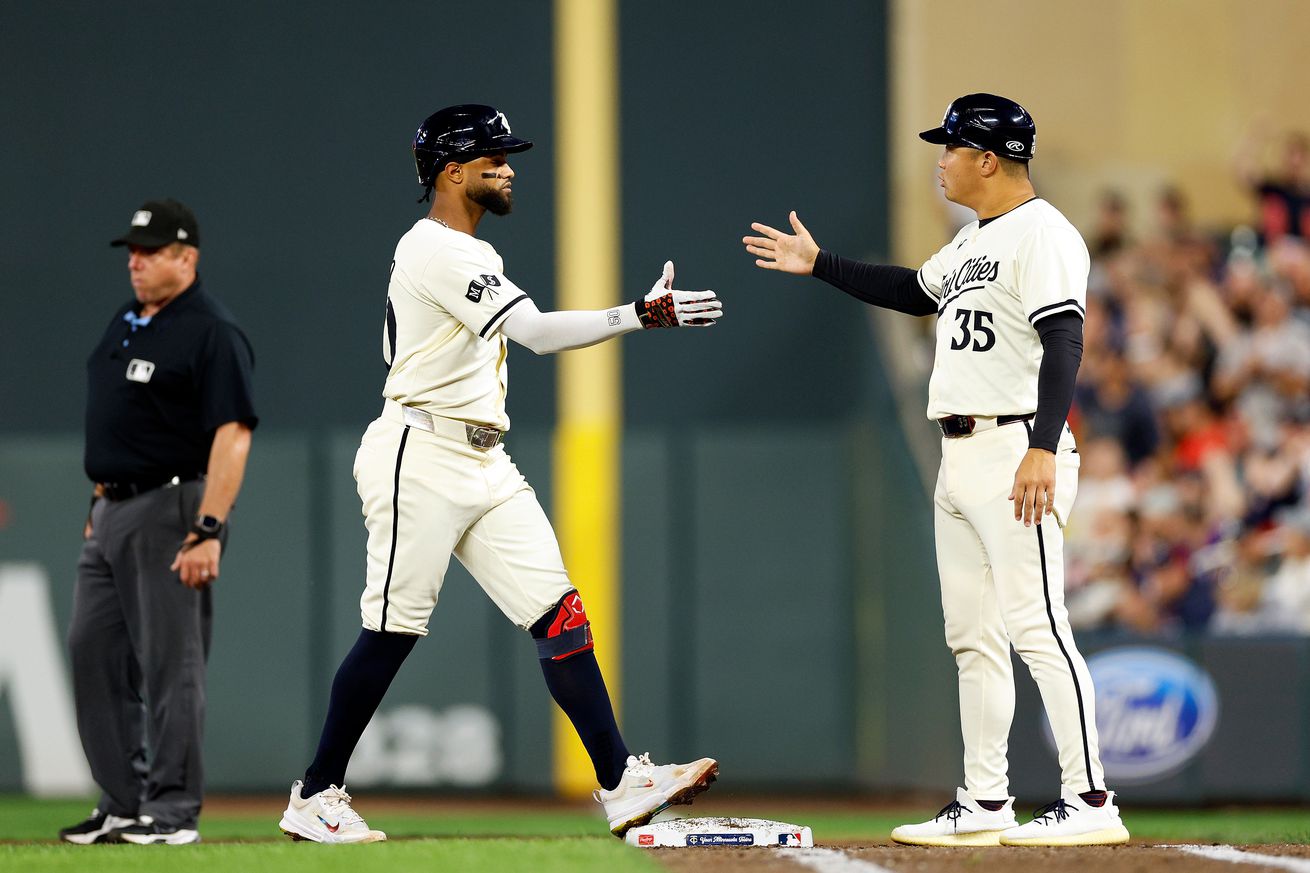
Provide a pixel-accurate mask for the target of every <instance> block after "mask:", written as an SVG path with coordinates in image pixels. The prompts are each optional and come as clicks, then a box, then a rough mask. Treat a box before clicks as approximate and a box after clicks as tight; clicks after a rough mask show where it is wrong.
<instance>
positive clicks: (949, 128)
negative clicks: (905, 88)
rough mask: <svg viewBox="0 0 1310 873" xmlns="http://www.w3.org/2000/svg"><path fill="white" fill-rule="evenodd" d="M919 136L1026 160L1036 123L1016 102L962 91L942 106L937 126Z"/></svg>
mask: <svg viewBox="0 0 1310 873" xmlns="http://www.w3.org/2000/svg"><path fill="white" fill-rule="evenodd" d="M919 138H920V139H922V140H925V141H927V142H930V143H935V144H937V145H962V146H968V147H969V148H973V149H982V150H983V151H988V152H996V154H998V155H1000V156H1001V157H1003V158H1011V159H1012V160H1016V161H1030V160H1032V157H1033V151H1034V150H1035V149H1036V148H1037V125H1036V124H1035V123H1034V122H1033V117H1032V116H1031V115H1029V114H1028V110H1027V109H1024V108H1023V107H1022V106H1020V105H1019V104H1018V103H1015V102H1014V101H1013V100H1010V99H1008V98H1005V97H998V96H996V95H995V94H966V95H964V96H963V97H960V98H958V99H956V100H954V101H952V102H951V105H950V106H947V107H946V117H944V118H943V119H942V126H941V127H934V128H933V129H932V130H925V131H924V132H923V133H921V134H919Z"/></svg>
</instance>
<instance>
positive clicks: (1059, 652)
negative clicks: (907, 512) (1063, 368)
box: [934, 422, 1105, 800]
mask: <svg viewBox="0 0 1310 873" xmlns="http://www.w3.org/2000/svg"><path fill="white" fill-rule="evenodd" d="M1027 450H1028V430H1027V426H1026V425H1025V424H1024V423H1023V422H1015V423H1013V424H1007V425H1003V426H1000V427H991V428H990V429H986V430H979V431H976V432H975V433H974V434H973V435H971V436H967V437H961V438H957V439H943V440H942V463H941V468H940V469H939V471H938V474H937V488H936V494H935V495H934V505H935V506H934V510H935V512H934V514H935V526H936V539H937V569H938V573H939V574H940V576H941V585H942V612H943V614H944V616H945V619H946V643H947V645H948V646H950V648H951V651H952V652H953V653H954V654H955V663H956V667H957V669H958V671H959V683H960V728H961V731H962V733H963V735H964V774H965V789H966V790H967V791H968V792H969V794H971V795H972V796H973V797H975V798H980V799H983V800H1004V799H1005V798H1006V797H1008V796H1009V778H1008V774H1007V771H1008V763H1007V760H1006V752H1007V749H1008V745H1009V735H1010V723H1011V721H1013V719H1014V676H1013V673H1012V670H1011V662H1010V646H1011V645H1013V646H1014V650H1015V651H1016V652H1018V653H1019V656H1020V657H1021V658H1022V659H1023V661H1024V663H1025V664H1027V665H1028V669H1029V671H1030V672H1031V673H1032V676H1033V679H1034V680H1036V682H1037V686H1038V688H1039V690H1040V691H1041V695H1042V703H1043V704H1044V706H1045V708H1046V714H1047V717H1048V718H1049V719H1050V723H1051V729H1052V732H1053V733H1054V735H1055V742H1056V746H1057V747H1058V749H1059V759H1060V770H1061V775H1062V780H1063V784H1064V785H1065V786H1066V787H1068V788H1069V789H1070V790H1072V791H1074V792H1084V791H1090V790H1100V789H1104V788H1105V783H1104V781H1103V778H1102V776H1103V773H1102V769H1101V761H1100V752H1099V749H1098V744H1097V736H1096V706H1095V704H1096V701H1095V694H1094V692H1093V690H1092V679H1091V675H1090V674H1089V673H1088V671H1087V664H1086V663H1085V662H1084V661H1083V658H1082V656H1081V655H1080V654H1079V653H1078V649H1077V647H1076V646H1075V645H1074V639H1073V632H1072V631H1071V629H1070V627H1069V615H1068V612H1067V611H1066V609H1065V606H1064V533H1063V531H1062V530H1061V528H1062V526H1063V525H1064V524H1065V523H1066V522H1067V521H1068V518H1069V510H1070V509H1071V508H1072V506H1073V502H1074V497H1075V495H1076V494H1077V491H1078V466H1079V456H1078V453H1077V450H1076V447H1075V445H1074V438H1073V434H1072V433H1071V432H1070V431H1069V429H1068V428H1067V427H1066V428H1065V430H1064V435H1063V436H1062V437H1061V440H1060V446H1059V451H1058V452H1057V454H1056V480H1055V512H1054V515H1050V516H1046V519H1045V521H1044V522H1043V523H1042V524H1040V525H1037V524H1034V525H1033V526H1032V527H1025V526H1024V524H1023V522H1022V521H1015V520H1014V505H1013V503H1011V501H1010V500H1009V499H1008V497H1009V494H1010V489H1011V488H1012V487H1013V485H1014V474H1015V471H1016V470H1017V469H1018V467H1019V462H1020V460H1022V458H1023V456H1024V453H1025V452H1026V451H1027Z"/></svg>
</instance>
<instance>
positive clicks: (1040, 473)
mask: <svg viewBox="0 0 1310 873" xmlns="http://www.w3.org/2000/svg"><path fill="white" fill-rule="evenodd" d="M1010 500H1011V501H1013V502H1014V520H1015V521H1022V522H1023V523H1024V526H1025V527H1031V526H1032V525H1033V524H1041V523H1042V518H1044V517H1045V516H1047V515H1050V514H1051V512H1052V511H1053V509H1054V507H1055V453H1054V452H1048V451H1047V450H1046V449H1029V450H1028V451H1027V452H1025V453H1024V456H1023V460H1022V461H1020V462H1019V469H1018V470H1016V471H1015V473H1014V487H1013V488H1011V489H1010Z"/></svg>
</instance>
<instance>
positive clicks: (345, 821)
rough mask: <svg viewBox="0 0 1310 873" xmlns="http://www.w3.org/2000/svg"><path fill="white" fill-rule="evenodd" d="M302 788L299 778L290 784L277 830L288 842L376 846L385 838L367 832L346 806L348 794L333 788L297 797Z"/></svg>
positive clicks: (372, 831)
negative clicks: (288, 798)
mask: <svg viewBox="0 0 1310 873" xmlns="http://www.w3.org/2000/svg"><path fill="white" fill-rule="evenodd" d="M302 785H304V783H303V782H301V781H300V780H299V779H297V780H296V781H295V782H292V783H291V798H290V800H288V801H287V808H286V811H285V812H283V813H282V821H280V822H279V823H278V827H280V828H282V833H284V834H286V835H287V836H288V837H291V839H293V840H296V841H300V840H309V841H311V842H315V843H376V842H380V841H382V840H385V839H386V838H387V835H386V834H384V833H382V831H374V830H370V829H369V826H368V823H367V822H365V821H364V819H362V818H360V816H359V813H357V812H355V810H354V808H353V807H351V805H350V795H349V794H347V793H346V792H345V789H344V788H338V787H337V786H335V785H333V786H331V787H329V788H326V789H324V790H323V791H320V792H319V793H318V794H312V795H310V796H309V797H308V798H303V797H301V796H300V788H301V786H302Z"/></svg>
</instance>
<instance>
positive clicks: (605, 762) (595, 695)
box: [541, 651, 628, 791]
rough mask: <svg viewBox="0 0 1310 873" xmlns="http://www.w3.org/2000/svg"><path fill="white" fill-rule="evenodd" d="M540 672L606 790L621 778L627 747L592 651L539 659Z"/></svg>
mask: <svg viewBox="0 0 1310 873" xmlns="http://www.w3.org/2000/svg"><path fill="white" fill-rule="evenodd" d="M541 672H542V674H543V675H544V676H545V677H546V688H548V689H549V690H550V696H551V697H553V698H555V702H556V703H557V704H559V708H560V709H562V710H564V714H565V715H567V716H568V717H569V721H571V722H573V729H574V730H576V731H577V732H578V738H579V739H580V740H582V745H583V746H584V747H586V749H587V754H588V755H590V756H591V764H592V766H593V767H595V768H596V781H597V782H599V783H600V787H601V788H604V789H605V790H607V791H608V790H611V789H613V788H614V787H615V786H617V785H618V784H619V780H621V779H622V778H623V770H624V768H625V767H626V766H627V763H628V747H627V746H626V745H624V743H623V735H622V734H620V733H619V726H618V724H616V723H615V721H614V707H613V706H612V705H611V703H610V695H609V691H608V690H607V689H606V688H605V678H604V677H603V676H601V674H600V664H598V663H596V653H595V652H593V651H585V652H579V653H577V654H575V655H571V656H569V657H567V658H565V659H564V660H562V661H552V660H549V659H543V660H542V661H541Z"/></svg>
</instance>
